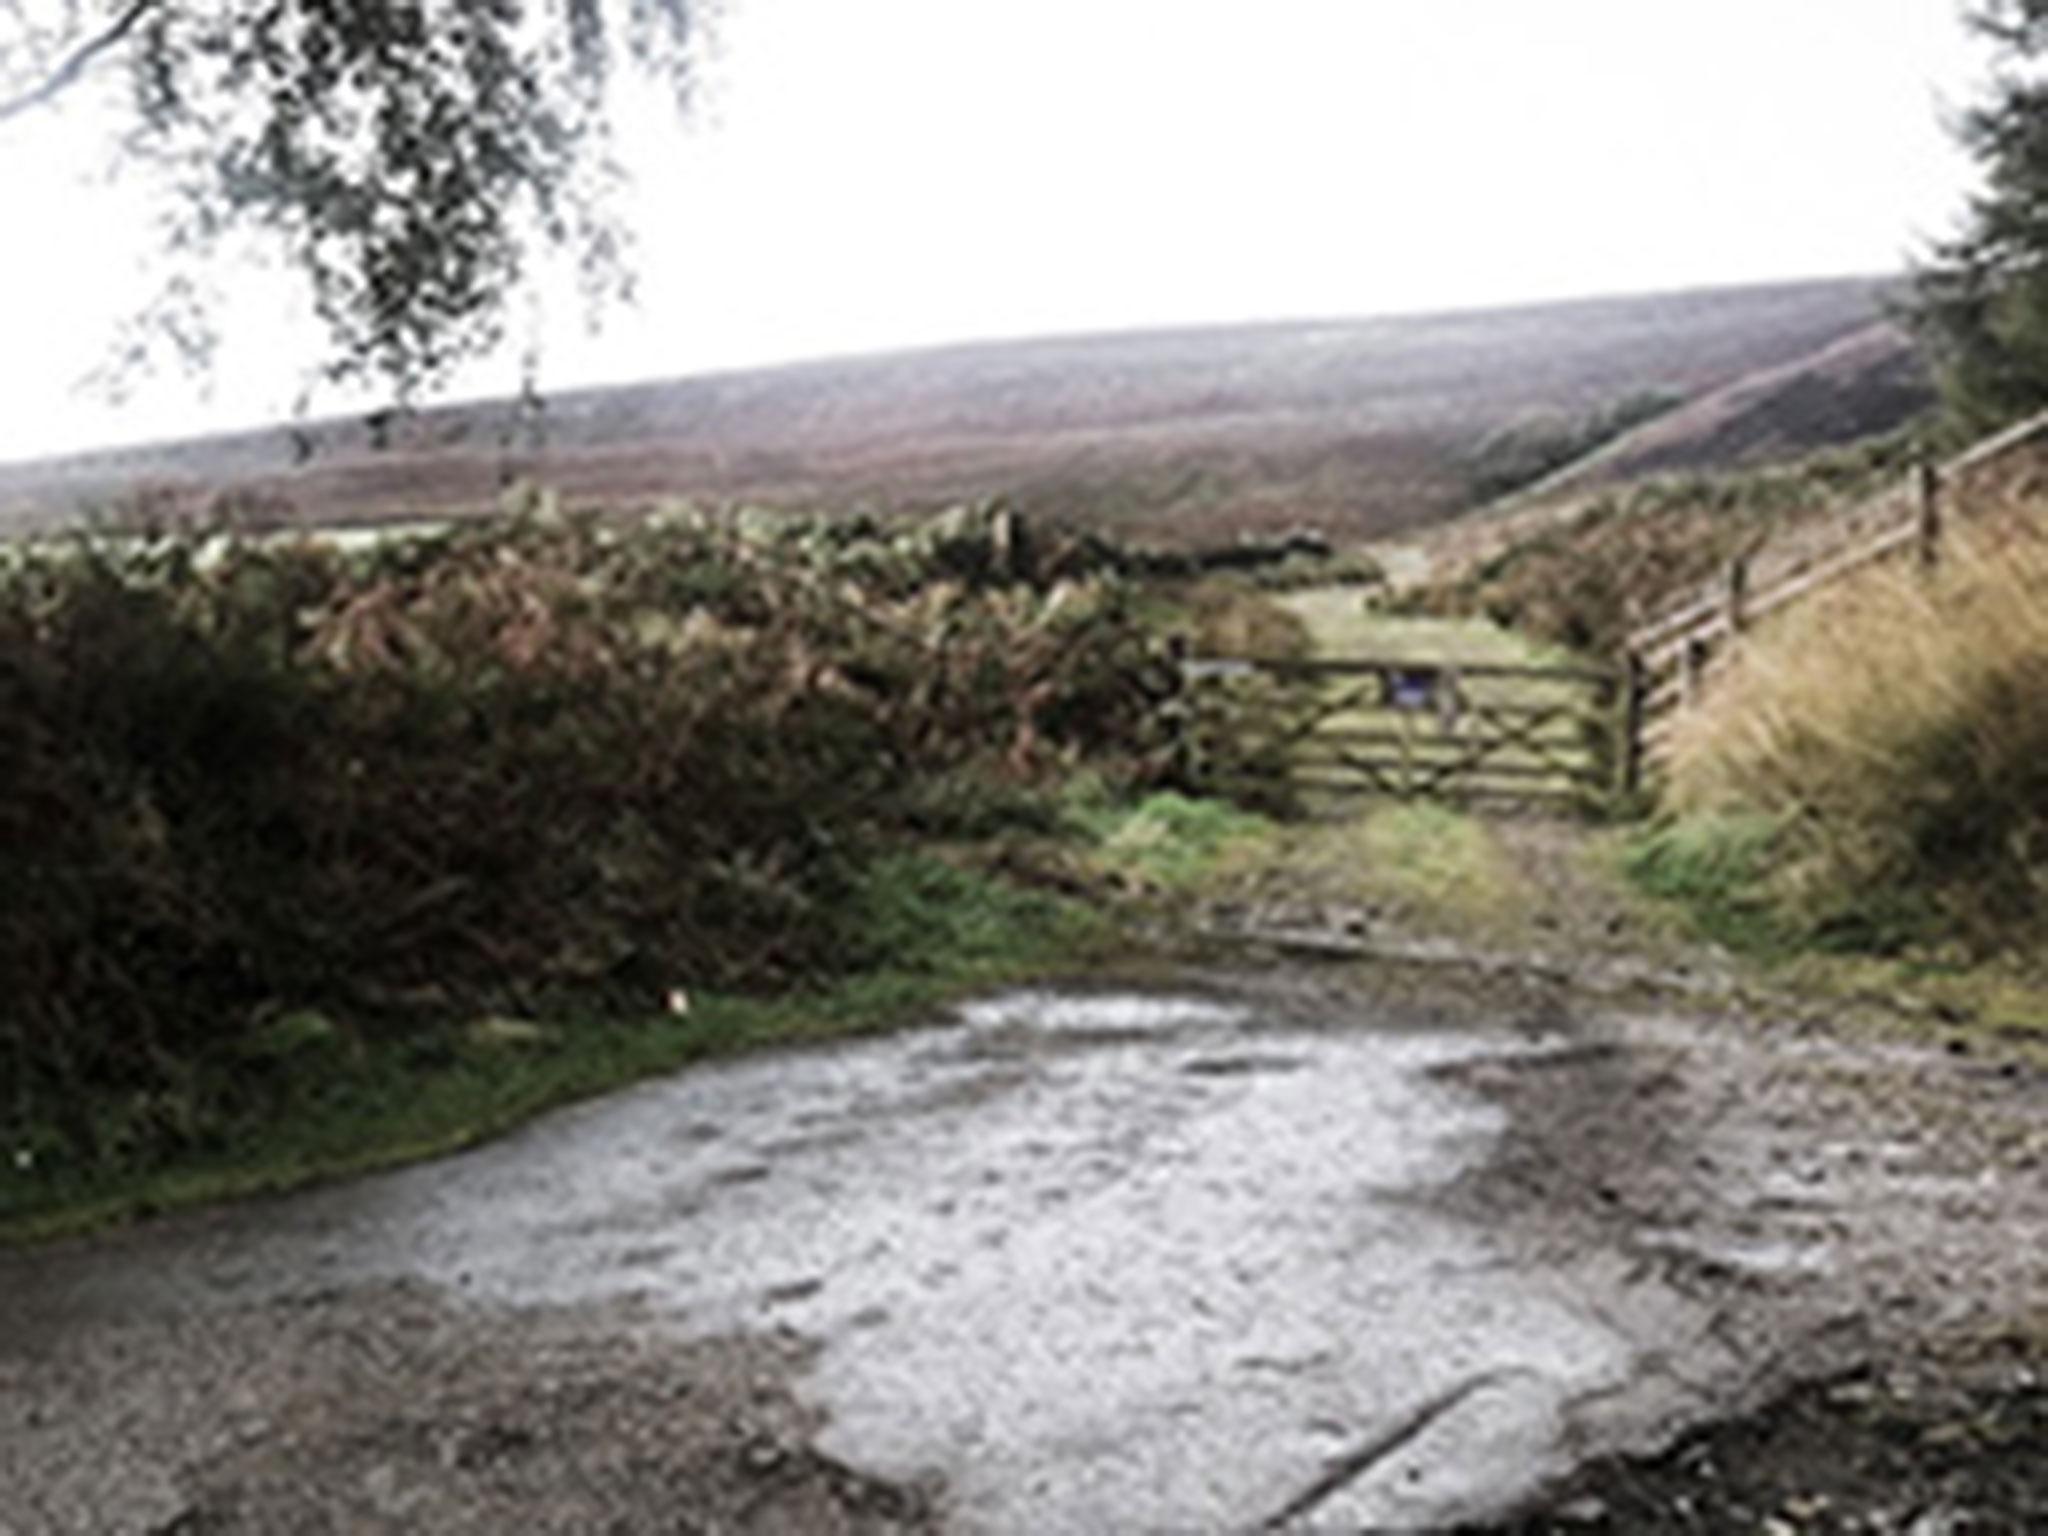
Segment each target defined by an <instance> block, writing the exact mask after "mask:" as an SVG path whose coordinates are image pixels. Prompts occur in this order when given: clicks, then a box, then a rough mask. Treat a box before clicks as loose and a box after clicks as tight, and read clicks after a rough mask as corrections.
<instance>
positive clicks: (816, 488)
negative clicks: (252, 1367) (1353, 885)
mask: <svg viewBox="0 0 2048 1536" xmlns="http://www.w3.org/2000/svg"><path fill="white" fill-rule="evenodd" d="M1883 286H1884V285H1883V284H1882V283H1881V282H1879V281H1877V280H1874V279H1842V280H1833V281H1824V282H1805V283H1793V284H1780V285H1773V286H1767V287H1750V288H1732V289H1716V290H1705V291H1699V292H1692V293H1683V294H1667V295H1658V296H1651V297H1630V298H1616V299H1594V300H1583V301H1578V302H1573V303H1563V304H1546V305H1538V306H1529V307H1522V308H1516V309H1501V310H1489V311H1472V312H1465V313H1456V314H1439V315H1423V316H1407V317H1399V318H1386V319H1371V320H1331V321H1316V322H1294V323H1286V324H1266V325H1255V326H1238V327H1227V328H1213V329H1201V330H1181V331H1158V332H1139V333H1130V334H1116V335H1101V336H1079V337H1061V338H1052V339H1045V340H1034V341H1019V342H995V343H984V344H975V345H968V346H957V347H946V348H940V349H934V350H929V351H922V352H909V353H898V354H890V355H886V356H877V357H865V358H854V359H846V360H838V361H830V362H819V363H810V364H803V365H798V366H793V367H786V368H777V369H767V370H757V371H752V372H741V373H727V374H720V375H712V376H706V377H701V378H691V379H682V380H675V381H667V382H649V383H640V384H631V385H623V386H617V387H611V388H603V389H587V390H577V391H573V392H569V393H564V394H561V395H558V396H555V397H553V398H551V399H549V400H548V401H547V402H546V406H545V409H544V410H542V411H540V412H538V413H535V414H534V415H532V416H530V417H529V419H527V420H526V421H524V422H522V421H521V420H520V418H519V414H518V411H517V407H516V403H515V402H510V401H487V402H480V403H474V404H467V405H455V406H447V407H440V408H436V409H433V410H430V411H426V412H424V413H422V414H420V415H418V416H416V417H412V418H410V419H407V420H405V421H402V422H400V423H398V424H396V425H395V426H394V427H392V428H391V429H390V431H389V433H388V435H387V442H386V444H385V445H384V446H383V447H381V448H379V447H378V446H376V445H375V444H374V443H373V442H372V438H371V434H370V431H369V429H368V427H367V425H366V423H364V422H362V421H360V420H346V421H329V422H323V423H316V424H311V425H309V426H307V427H305V428H303V429H301V430H300V432H299V433H297V434H294V433H293V432H292V431H291V430H290V429H288V428H285V427H278V428H274V429H270V430H265V431H257V432H246V433H240V434H234V435H228V436H222V437H215V438H207V439H198V440H193V441H188V442H181V443H170V444H162V445H156V446H152V447H147V448H138V449H129V450H117V451H112V452H108V453H102V454H94V455H84V456H80V457H76V458H72V459H65V460H50V461H43V462H40V463H27V464H18V465H14V466H0V513H4V514H6V515H8V516H9V517H10V518H11V520H12V521H13V522H14V523H15V524H16V526H22V525H25V524H27V523H30V522H35V523H44V524H47V523H49V522H54V521H63V520H68V519H72V518H75V517H77V516H79V515H80V514H81V512H82V511H84V510H85V509H87V508H90V507H92V506H94V505H96V504H97V505H101V506H104V505H106V504H108V503H109V502H111V501H113V500H115V499H116V498H119V497H122V496H125V495H132V494H133V492H134V491H135V490H136V489H137V488H138V487H142V486H154V487H156V488H158V490H159V493H160V494H170V493H175V494H176V496H178V497H179V498H181V499H182V500H183V502H184V503H186V504H188V505H193V506H201V505H204V504H205V503H206V502H207V501H208V500H209V499H210V498H212V497H214V496H215V495H217V494H219V493H221V492H222V491H233V492H235V493H236V494H237V495H239V496H240V497H242V498H243V499H244V500H259V501H263V502H267V503H268V504H269V505H270V507H271V509H272V512H273V514H274V515H277V516H291V517H297V518H302V519H307V520H320V521H344V522H370V521H378V520H384V519H391V518H403V517H408V516H417V515H423V514H435V513H443V512H461V511H465V510H472V509H477V508H481V507H485V506H488V505H490V504H491V503H492V501H493V500H494V499H495V498H496V497H497V495H498V494H499V491H500V489H501V487H502V486H503V485H504V484H505V483H507V482H508V481H509V480H511V479H513V478H515V477H519V476H530V477H532V478H535V479H539V480H542V481H545V482H547V483H551V484H554V485H556V486H558V487H559V488H560V489H561V490H562V491H563V493H564V494H565V496H566V497H567V498H568V499H569V500H571V501H572V502H578V501H614V502H616V501H621V500H628V501H630V500H636V499H647V498H652V497H657V496H664V495H688V496H695V497H698V498H706V499H715V500H721V501H723V500H741V499H744V500H749V501H758V502H764V503H770V504H776V505H784V506H802V507H827V508H837V507H848V506H854V505H861V504H867V505H875V506H888V507H901V508H905V509H907V510H917V509H920V508H924V507H928V506H931V505H933V504H938V503H943V502H947V501H952V500H958V499H963V498H971V497H980V496H988V495H996V494H1003V495H1009V496H1011V497H1013V498H1014V499H1015V500H1017V501H1018V502H1019V503H1020V504H1021V505H1022V506H1023V507H1024V508H1025V509H1026V510H1031V511H1040V512H1056V513H1061V514H1065V515H1068V516H1072V517H1077V518H1083V519H1087V520H1091V521H1095V522H1098V523H1101V524H1104V525H1114V526H1117V527H1120V528H1123V529H1125V530H1128V531H1139V532H1143V533H1146V534H1150V535H1155V536H1156V535H1165V536H1183V537H1214V536H1216V535H1218V534H1223V533H1230V532H1235V531H1239V530H1242V529H1248V528H1257V527H1272V526H1278V525H1283V524H1295V523H1302V522H1307V523H1315V524H1318V525H1320V526H1322V527H1323V528H1324V529H1326V530H1327V531H1329V532H1330V533H1332V534H1333V535H1335V536H1337V537H1340V538H1347V539H1349V538H1364V537H1371V536H1374V535H1379V534H1384V533H1389V532H1395V531H1399V530H1402V529H1407V528H1414V527H1419V526H1423V525H1427V524H1430V523H1432V522H1435V521H1438V520H1440V519H1442V518H1444V517H1447V516H1450V515H1452V514H1454V513H1456V512H1457V511H1460V510H1462V509H1463V508H1464V507H1465V506H1466V505H1467V503H1468V501H1469V495H1468V489H1467V479H1466V469H1465V463H1466V456H1467V455H1468V454H1469V453H1470V451H1471V449H1472V447H1473V445H1474V444H1476V443H1477V442H1478V441H1479V440H1480V439H1482V438H1483V437H1484V436H1485V435H1486V434H1487V433H1488V432H1490V431H1493V430H1495V429H1497V428H1499V427H1500V426H1502V425H1503V424H1506V423H1509V422H1512V421H1515V420H1517V419H1519V418H1521V417H1523V416H1526V415H1528V414H1529V413H1532V412H1536V411H1564V412H1578V411H1590V410H1595V409H1598V408H1600V407H1602V406H1604V405H1607V404H1609V403H1611V402H1613V401H1615V400H1617V399H1620V398H1622V397H1624V396H1626V395H1629V394H1631V393H1634V392H1638V391H1641V390H1644V389H1650V388H1664V389H1671V390H1675V391H1678V392H1681V393H1683V394H1684V395H1686V396H1687V397H1696V396H1698V395H1701V394H1704V393H1707V392H1710V391H1713V390H1716V389H1719V388H1721V387H1723V386H1726V385H1728V384H1730V383H1732V382H1734V381H1735V380H1738V379H1741V378H1743V377H1745V376H1747V375H1751V374H1753V373H1755V372H1757V371H1758V370H1760V369H1769V368H1773V367H1778V366H1781V365H1784V364H1786V363H1789V362H1792V361H1794V360H1795V359H1798V358H1801V357H1804V356H1806V355H1808V354H1810V353H1812V352H1814V351H1816V350H1818V349H1821V348H1824V347H1827V346H1829V345H1831V344H1834V343H1836V342H1839V341H1841V340H1843V339H1844V338H1846V337H1849V336H1851V335H1853V334H1855V333H1857V332H1860V331H1863V330H1864V329H1866V328H1867V327H1868V326H1869V325H1870V324H1871V322H1872V319H1873V316H1874V315H1875V314H1876V312H1877V304H1878V302H1879V299H1880V296H1881V292H1882V289H1883ZM295 438H296V441H295ZM301 460H303V462H302V461H301Z"/></svg>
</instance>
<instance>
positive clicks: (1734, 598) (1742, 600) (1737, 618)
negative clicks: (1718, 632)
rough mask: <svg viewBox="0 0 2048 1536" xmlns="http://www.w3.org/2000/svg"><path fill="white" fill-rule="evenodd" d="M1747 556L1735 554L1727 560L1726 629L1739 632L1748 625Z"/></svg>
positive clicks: (1734, 632) (1733, 632)
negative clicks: (1731, 558)
mask: <svg viewBox="0 0 2048 1536" xmlns="http://www.w3.org/2000/svg"><path fill="white" fill-rule="evenodd" d="M1748 607H1749V557H1748V556H1747V555H1737V556H1736V557H1735V558H1734V559H1733V560H1730V561H1729V562H1728V629H1729V632H1730V633H1732V634H1737V635H1739V634H1741V633H1742V632H1743V631H1744V630H1745V629H1747V628H1748V627H1749V613H1748Z"/></svg>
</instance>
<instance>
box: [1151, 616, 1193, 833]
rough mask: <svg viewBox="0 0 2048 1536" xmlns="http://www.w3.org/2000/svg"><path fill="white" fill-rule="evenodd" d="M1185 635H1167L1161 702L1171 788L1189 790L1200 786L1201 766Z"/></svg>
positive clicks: (1189, 791)
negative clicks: (1164, 692)
mask: <svg viewBox="0 0 2048 1536" xmlns="http://www.w3.org/2000/svg"><path fill="white" fill-rule="evenodd" d="M1190 649H1191V647H1190V646H1189V644H1188V637H1187V636H1186V635H1184V634H1181V633H1179V632H1177V631H1176V632H1175V633H1173V634H1170V635H1168V636H1167V637H1166V662H1167V666H1168V667H1169V668H1170V670H1171V672H1172V680H1171V681H1170V682H1169V683H1168V684H1167V688H1168V690H1169V691H1168V693H1167V696H1166V698H1165V699H1163V700H1162V701H1161V703H1160V710H1161V713H1163V714H1164V715H1165V716H1166V732H1167V763H1168V767H1167V773H1168V775H1169V776H1170V781H1171V785H1172V787H1173V788H1175V789H1178V790H1181V791H1183V792H1185V793H1188V794H1193V793H1195V792H1196V791H1197V790H1199V789H1200V787H1201V786H1200V785H1199V784H1198V783H1197V782H1196V779H1197V778H1198V777H1199V775H1200V773H1201V766H1200V764H1199V763H1198V762H1197V761H1196V754H1197V750H1198V749H1197V747H1196V745H1195V709H1194V698H1193V693H1194V689H1193V687H1192V681H1193V680H1192V679H1191V678H1190V677H1189V676H1188V653H1189V650H1190Z"/></svg>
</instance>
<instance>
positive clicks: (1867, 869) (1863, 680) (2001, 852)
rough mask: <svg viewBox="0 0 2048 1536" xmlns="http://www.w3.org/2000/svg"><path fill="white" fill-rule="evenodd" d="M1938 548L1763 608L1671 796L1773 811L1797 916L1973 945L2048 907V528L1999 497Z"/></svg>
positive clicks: (1887, 948)
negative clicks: (2047, 704) (1947, 552)
mask: <svg viewBox="0 0 2048 1536" xmlns="http://www.w3.org/2000/svg"><path fill="white" fill-rule="evenodd" d="M2011 510H2014V509H2008V511H2011ZM2020 510H2024V509H2020ZM1952 549H1953V553H1952V555H1951V556H1950V558H1948V559H1947V560H1946V561H1945V563H1944V564H1943V566H1942V567H1941V568H1940V570H1939V571H1937V572H1935V573H1933V574H1932V575H1926V574H1923V573H1921V572H1919V571H1917V570H1915V569H1912V568H1909V567H1906V566H1904V565H1901V566H1898V567H1896V568H1888V569H1883V570H1878V571H1874V572H1872V573H1870V574H1869V575H1867V576H1866V577H1864V578H1862V579H1859V580H1858V581H1856V582H1854V583H1852V584H1850V585H1848V586H1847V587H1845V588H1844V589H1842V590H1840V591H1839V592H1837V593H1835V594H1831V595H1830V596H1828V597H1826V598H1823V599H1820V600H1817V601H1815V602H1813V603H1811V604H1808V605H1806V606H1805V607H1803V608H1801V609H1799V610H1797V611H1795V612H1793V613H1791V614H1788V615H1787V616H1785V617H1784V618H1783V619H1782V620H1781V621H1779V622H1776V623H1774V624H1772V625H1770V626H1768V627H1767V628H1766V629H1765V630H1764V631H1763V632H1761V633H1760V634H1758V635H1756V636H1754V637H1753V638H1752V639H1751V641H1750V643H1749V644H1748V645H1746V646H1745V647H1744V649H1743V652H1742V654H1741V655H1740V656H1739V657H1738V658H1737V659H1736V661H1735V662H1734V664H1733V665H1732V667H1731V669H1730V670H1729V671H1728V672H1727V673H1726V674H1725V675H1724V676H1722V677H1721V678H1720V679H1719V680H1718V681H1717V683H1716V684H1715V686H1714V688H1713V689H1712V691H1711V692H1710V694H1709V696H1708V698H1707V700H1706V701H1705V703H1704V704H1703V705H1702V707H1701V708H1700V709H1698V710H1697V711H1695V712H1694V713H1693V714H1692V715H1691V716H1690V717H1688V718H1687V719H1686V720H1685V721H1684V722H1683V723H1682V726H1681V729H1680V734H1679V737H1678V741H1677V744H1676V750H1675V760H1674V766H1673V772H1672V785H1671V801H1672V804H1673V806H1674V808H1675V809H1676V810H1677V811H1678V812H1679V813H1680V814H1682V815H1693V816H1700V815H1708V816H1721V817H1724V818H1725V817H1727V816H1729V815H1731V814H1733V815H1735V816H1737V817H1742V816H1748V817H1756V816H1761V817H1765V818H1770V819H1772V821H1773V822H1774V823H1775V825H1776V826H1777V831H1776V833H1775V835H1774V837H1773V839H1772V842H1771V851H1770V857H1769V859H1768V861H1767V862H1768V871H1767V872H1766V873H1763V874H1762V875H1761V877H1760V878H1761V882H1762V885H1763V887H1764V888H1765V890H1766V892H1767V895H1768V898H1769V901H1770V904H1771V906H1772V907H1773V908H1774V909H1775V911H1776V912H1777V913H1778V915H1779V917H1780V919H1781V920H1782V921H1783V922H1784V923H1786V924H1787V925H1788V927H1789V929H1790V930H1791V931H1795V932H1799V933H1803V934H1804V935H1806V936H1808V937H1809V938H1813V939H1820V940H1823V941H1827V942H1831V943H1838V944H1841V945H1843V946H1845V947H1850V948H1856V949H1864V950H1872V951H1876V952H1880V953H1883V952H1893V951H1897V950H1899V949H1902V948H1904V947H1907V946H1909V945H1925V944H1940V943H1944V942H1947V943H1955V944H1960V945H1962V946H1963V947H1965V948H1966V949H1968V950H1969V951H1971V952H1973V953H1982V952H1986V951H1990V950H1995V949H1999V948H2005V947H2010V946H2011V945H2012V944H2014V943H2015V942H2016V941H2017V940H2018V939H2020V938H2021V937H2023V936H2034V935H2038V934H2039V932H2040V931H2041V928H2042V922H2043V919H2044V917H2048V901H2044V897H2048V708H2044V701H2048V542H2044V540H2043V539H2042V537H2041V535H2040V533H2039V532H2038V531H2036V530H2035V529H2034V528H2033V525H2032V524H2031V523H2030V522H2028V521H2026V520H2024V519H2023V518H2019V517H2013V516H2007V517H2004V518H1999V519H1993V520H1992V521H1991V522H1989V523H1987V524H1985V525H1983V526H1981V527H1979V528H1977V529H1975V530H1973V531H1972V533H1971V535H1970V537H1969V538H1968V539H1966V540H1959V541H1957V542H1956V544H1955V545H1953V546H1952ZM1722 824H1723V825H1728V824H1729V823H1727V822H1725V821H1724V822H1723V823H1722ZM1736 824H1738V825H1739V824H1740V823H1739V822H1738V823H1736ZM1750 824H1751V825H1752V826H1753V825H1754V823H1753V822H1752V823H1750ZM1749 851H1750V852H1751V853H1752V854H1753V853H1754V848H1753V847H1752V848H1751V849H1750V850H1749ZM1694 862H1695V864H1697V862H1698V861H1694ZM1751 862H1752V863H1753V862H1754V860H1752V861H1751Z"/></svg>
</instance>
